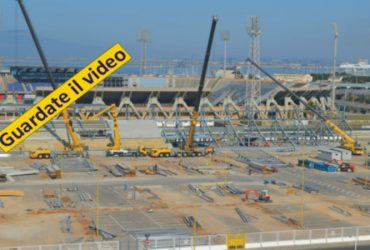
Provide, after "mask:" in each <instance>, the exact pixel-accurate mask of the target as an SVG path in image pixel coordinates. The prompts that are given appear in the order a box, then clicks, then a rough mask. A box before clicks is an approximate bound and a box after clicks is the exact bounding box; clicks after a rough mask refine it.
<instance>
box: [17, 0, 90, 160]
mask: <svg viewBox="0 0 370 250" xmlns="http://www.w3.org/2000/svg"><path fill="white" fill-rule="evenodd" d="M17 1H18V4H19V7H20V9H21V11H22V14H23V16H24V19H25V21H26V23H27V26H28V29H29V31H30V33H31V36H32V39H33V42H34V44H35V46H36V49H37V52H38V53H39V56H40V59H41V61H42V64H43V65H44V68H45V71H46V74H47V76H48V78H49V80H50V83H51V85H52V87H53V89H56V88H57V87H58V86H57V84H56V82H55V80H54V77H53V75H52V74H51V72H50V69H49V65H48V62H47V60H46V57H45V55H44V51H43V50H42V47H41V44H40V42H39V39H38V37H37V35H36V32H35V31H34V29H33V25H32V22H31V19H30V17H29V16H28V13H27V10H26V7H25V6H24V4H23V0H17ZM62 116H63V120H64V123H65V124H66V127H67V131H68V134H69V135H70V137H71V139H72V144H70V145H68V146H67V147H66V148H65V150H72V151H78V152H81V151H83V150H84V149H85V145H83V144H82V143H81V142H80V140H79V138H78V135H77V134H76V132H75V131H74V129H73V125H72V120H71V119H70V117H69V115H68V111H67V110H66V109H65V110H63V112H62ZM50 156H51V152H50V149H46V148H38V149H35V150H32V151H31V152H30V158H32V159H35V158H39V159H40V158H41V159H42V158H50Z"/></svg>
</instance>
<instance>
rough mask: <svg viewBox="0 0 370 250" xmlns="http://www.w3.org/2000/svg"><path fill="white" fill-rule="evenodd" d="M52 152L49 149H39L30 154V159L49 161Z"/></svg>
mask: <svg viewBox="0 0 370 250" xmlns="http://www.w3.org/2000/svg"><path fill="white" fill-rule="evenodd" d="M50 157H51V151H50V149H47V148H37V149H34V150H32V151H31V152H30V159H49V158H50Z"/></svg>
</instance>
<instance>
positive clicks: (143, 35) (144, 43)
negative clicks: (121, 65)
mask: <svg viewBox="0 0 370 250" xmlns="http://www.w3.org/2000/svg"><path fill="white" fill-rule="evenodd" d="M138 41H139V43H140V45H141V59H140V74H141V75H145V74H146V73H147V72H146V67H147V47H148V42H149V32H148V31H147V30H142V31H140V33H139V35H138Z"/></svg>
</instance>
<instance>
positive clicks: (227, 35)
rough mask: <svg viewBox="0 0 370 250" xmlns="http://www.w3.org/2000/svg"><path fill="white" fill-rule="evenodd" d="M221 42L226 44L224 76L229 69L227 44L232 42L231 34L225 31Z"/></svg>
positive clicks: (222, 33)
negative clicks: (227, 68)
mask: <svg viewBox="0 0 370 250" xmlns="http://www.w3.org/2000/svg"><path fill="white" fill-rule="evenodd" d="M221 40H222V41H223V42H224V76H225V74H226V67H227V43H228V42H229V41H230V32H229V31H227V30H225V31H222V32H221Z"/></svg>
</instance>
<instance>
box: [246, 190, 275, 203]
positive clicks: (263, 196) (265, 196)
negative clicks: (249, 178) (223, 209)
mask: <svg viewBox="0 0 370 250" xmlns="http://www.w3.org/2000/svg"><path fill="white" fill-rule="evenodd" d="M250 194H254V195H255V197H256V198H257V200H256V201H259V202H272V200H271V197H270V195H269V192H268V190H266V189H264V190H262V191H261V192H258V191H257V190H255V189H249V190H246V191H245V192H244V198H243V200H244V201H247V200H248V198H249V195H250Z"/></svg>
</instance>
